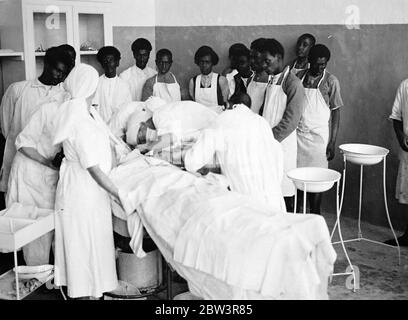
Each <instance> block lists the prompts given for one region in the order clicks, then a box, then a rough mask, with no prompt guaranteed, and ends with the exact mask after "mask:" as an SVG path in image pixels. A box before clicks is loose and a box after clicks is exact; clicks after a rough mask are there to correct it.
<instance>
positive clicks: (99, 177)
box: [87, 165, 119, 199]
mask: <svg viewBox="0 0 408 320" xmlns="http://www.w3.org/2000/svg"><path fill="white" fill-rule="evenodd" d="M87 170H88V172H89V174H90V175H91V176H92V178H93V179H94V180H95V181H96V183H97V184H98V185H99V186H100V187H101V188H103V189H105V190H106V192H108V193H110V194H111V195H113V196H114V197H115V198H117V199H119V189H118V187H116V186H115V184H114V183H113V182H112V180H111V179H110V178H109V177H108V176H107V175H106V174H105V173H104V172H103V171H102V170H101V169H100V167H99V165H96V166H93V167H89V168H88V169H87Z"/></svg>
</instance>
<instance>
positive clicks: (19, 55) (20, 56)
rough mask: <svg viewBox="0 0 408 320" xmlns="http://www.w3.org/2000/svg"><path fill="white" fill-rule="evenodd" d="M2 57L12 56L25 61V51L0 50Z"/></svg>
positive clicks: (0, 56)
mask: <svg viewBox="0 0 408 320" xmlns="http://www.w3.org/2000/svg"><path fill="white" fill-rule="evenodd" d="M0 58H12V59H17V60H20V61H23V60H24V53H23V52H17V51H10V52H8V51H7V52H2V51H0Z"/></svg>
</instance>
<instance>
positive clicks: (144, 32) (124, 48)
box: [113, 27, 156, 73]
mask: <svg viewBox="0 0 408 320" xmlns="http://www.w3.org/2000/svg"><path fill="white" fill-rule="evenodd" d="M137 38H146V39H147V40H149V41H150V43H151V44H152V46H153V50H152V53H151V54H150V60H149V66H150V67H152V68H155V64H154V60H155V52H156V47H155V27H113V45H114V46H115V47H116V48H118V49H119V51H120V52H121V56H122V59H121V61H120V66H119V68H118V73H120V72H122V71H123V70H124V69H126V68H128V67H130V66H132V65H133V64H134V63H135V60H134V59H133V55H132V51H131V49H130V46H131V45H132V42H133V41H135V40H136V39H137Z"/></svg>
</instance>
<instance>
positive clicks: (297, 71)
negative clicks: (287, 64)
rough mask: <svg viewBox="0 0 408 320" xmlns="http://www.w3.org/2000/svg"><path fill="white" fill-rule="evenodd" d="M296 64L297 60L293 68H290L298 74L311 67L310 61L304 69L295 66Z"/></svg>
mask: <svg viewBox="0 0 408 320" xmlns="http://www.w3.org/2000/svg"><path fill="white" fill-rule="evenodd" d="M295 66H296V60H295V62H293V64H292V68H291V70H290V71H291V72H292V73H293V74H294V75H295V76H296V75H297V74H298V73H299V72H301V71H304V70H307V69H309V68H310V63H307V65H306V68H303V69H298V68H295Z"/></svg>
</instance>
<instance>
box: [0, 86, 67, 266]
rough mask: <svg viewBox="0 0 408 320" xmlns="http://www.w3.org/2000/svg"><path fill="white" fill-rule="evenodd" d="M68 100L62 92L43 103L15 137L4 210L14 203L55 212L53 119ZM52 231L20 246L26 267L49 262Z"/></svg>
mask: <svg viewBox="0 0 408 320" xmlns="http://www.w3.org/2000/svg"><path fill="white" fill-rule="evenodd" d="M68 97H69V95H68V94H66V93H63V94H61V95H58V96H55V97H54V98H53V101H52V102H50V103H47V104H44V105H42V106H41V107H40V109H39V110H38V111H37V112H36V113H34V115H33V116H32V117H31V119H30V121H29V122H28V124H27V126H26V127H25V128H24V129H23V131H22V132H21V133H20V134H19V135H18V136H17V139H16V149H17V154H16V156H15V157H14V160H13V164H12V166H11V171H10V177H9V181H8V192H7V194H6V207H7V208H9V207H11V206H12V205H13V203H21V204H23V205H31V206H35V207H37V208H42V209H54V205H55V191H56V188H57V182H58V170H59V168H58V165H57V164H56V163H55V158H56V157H58V156H57V154H58V151H59V150H60V149H61V146H60V145H53V143H52V138H53V133H54V129H55V127H54V123H53V119H54V118H55V116H56V115H57V113H58V108H59V106H60V105H61V103H62V102H63V101H64V100H66V99H67V98H68ZM52 237H53V232H50V233H48V234H46V235H44V236H42V237H40V238H39V239H37V240H34V241H33V242H31V243H30V244H28V245H26V246H24V247H23V254H24V260H25V262H26V264H27V265H43V264H48V263H49V253H50V250H51V241H52Z"/></svg>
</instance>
